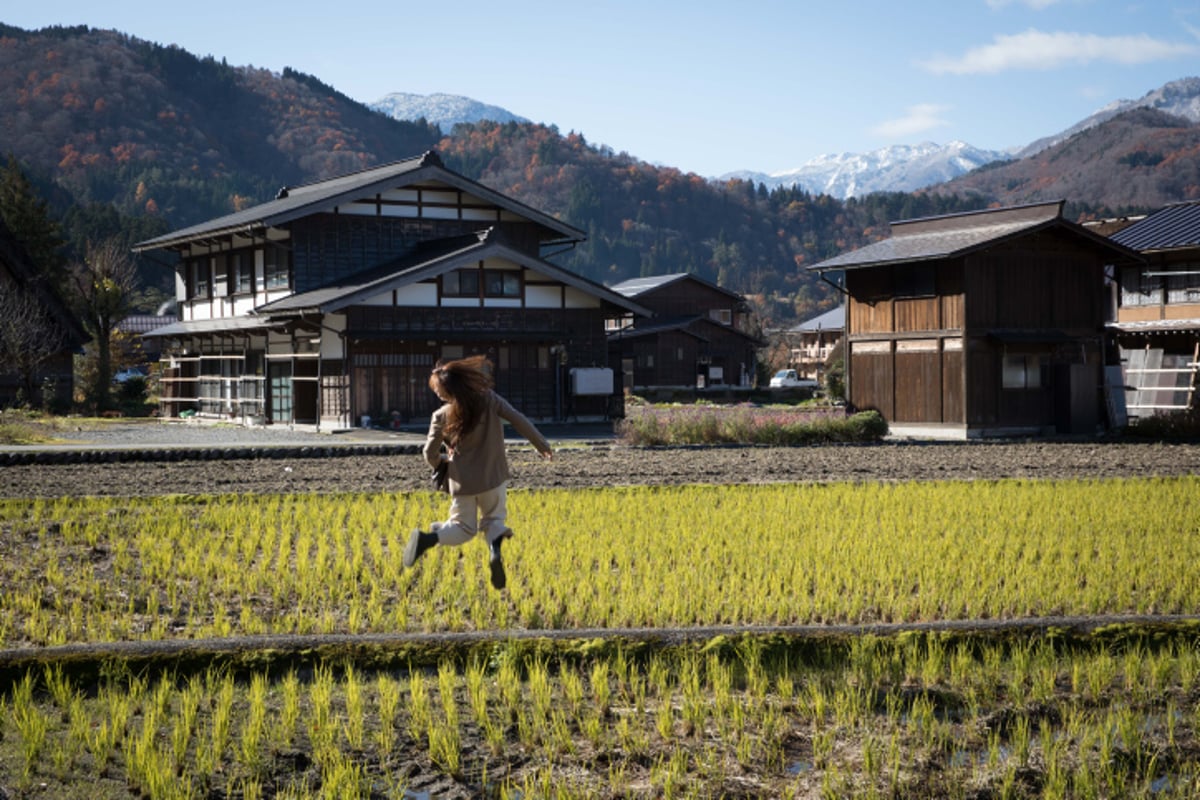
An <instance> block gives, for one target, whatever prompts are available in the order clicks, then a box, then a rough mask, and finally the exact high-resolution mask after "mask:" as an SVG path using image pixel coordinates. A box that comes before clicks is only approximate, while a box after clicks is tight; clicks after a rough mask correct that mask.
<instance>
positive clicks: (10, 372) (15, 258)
mask: <svg viewBox="0 0 1200 800" xmlns="http://www.w3.org/2000/svg"><path fill="white" fill-rule="evenodd" d="M0 316H2V317H3V319H0V408H4V407H7V406H11V405H14V404H16V403H18V402H22V403H28V404H30V405H34V406H39V407H40V406H41V405H42V404H43V403H44V402H48V403H49V404H50V405H51V407H59V408H67V407H69V406H70V404H71V402H72V400H73V395H74V390H75V377H74V375H75V359H74V357H75V353H77V352H79V351H80V350H81V348H82V347H83V345H84V343H85V342H87V340H88V335H87V333H86V332H85V331H84V329H83V326H82V324H81V323H80V321H79V318H78V317H76V316H75V314H74V313H72V312H71V310H70V309H69V308H68V307H67V304H66V302H64V300H63V298H62V297H61V296H60V295H59V294H58V292H57V291H55V289H54V287H53V286H51V285H50V284H49V283H48V282H47V281H46V280H45V278H44V277H43V276H41V275H39V274H38V271H37V269H36V268H35V267H34V265H33V263H32V261H31V260H30V258H29V254H28V253H27V252H26V250H25V248H24V247H23V246H22V245H21V243H20V242H19V241H17V238H16V237H15V236H14V235H13V233H12V231H10V230H9V228H8V226H7V225H5V224H4V222H3V221H2V220H0Z"/></svg>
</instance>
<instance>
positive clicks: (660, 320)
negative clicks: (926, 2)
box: [608, 273, 762, 394]
mask: <svg viewBox="0 0 1200 800" xmlns="http://www.w3.org/2000/svg"><path fill="white" fill-rule="evenodd" d="M612 289H613V291H614V292H616V293H618V294H620V295H621V296H623V297H625V298H627V299H629V300H631V301H634V302H636V303H637V304H638V305H639V306H642V307H645V308H648V309H650V310H651V311H652V312H653V316H652V317H651V318H650V319H639V318H638V317H637V316H636V315H634V314H631V313H628V312H625V313H624V314H622V315H620V316H619V317H614V318H612V319H610V320H609V321H608V329H609V333H608V350H609V358H610V363H611V364H612V365H613V369H614V370H617V371H619V372H620V373H621V375H622V376H623V378H622V383H623V385H624V387H625V388H626V389H628V390H629V391H632V392H635V393H639V394H641V393H653V392H673V391H678V390H691V391H694V390H696V389H702V390H711V389H722V390H724V389H744V390H749V389H750V388H751V387H752V386H753V383H754V369H755V355H756V351H757V349H758V348H759V347H761V346H762V342H761V341H760V340H759V339H758V338H757V337H756V336H754V335H752V334H751V333H749V332H748V331H747V330H746V329H747V326H748V323H749V317H750V315H749V306H748V305H747V304H746V300H745V298H744V297H742V296H741V295H739V294H737V293H736V292H731V291H729V290H728V289H723V288H722V287H720V286H717V285H716V284H714V283H710V282H708V281H706V280H703V279H702V278H698V277H696V276H695V275H690V274H687V273H674V274H671V275H658V276H654V277H648V278H634V279H632V280H628V281H624V282H623V283H618V284H617V285H615V286H613V287H612Z"/></svg>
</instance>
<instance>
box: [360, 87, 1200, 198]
mask: <svg viewBox="0 0 1200 800" xmlns="http://www.w3.org/2000/svg"><path fill="white" fill-rule="evenodd" d="M371 107H372V108H374V109H376V110H378V111H382V112H383V113H385V114H388V115H389V116H392V117H394V118H395V119H400V120H409V121H417V120H420V119H425V120H426V121H428V122H430V123H435V124H438V125H439V126H440V127H441V129H442V130H443V131H449V130H451V129H453V127H454V125H456V124H458V123H460V122H471V123H473V122H479V121H480V120H494V121H496V122H508V121H516V122H527V121H528V120H525V119H524V118H522V117H517V116H516V115H514V114H512V113H511V112H509V111H506V110H505V109H503V108H500V107H499V106H492V105H487V104H484V103H480V102H479V101H477V100H472V99H471V98H469V97H461V96H458V95H446V94H432V95H414V94H406V93H403V92H396V93H394V94H390V95H387V96H386V97H384V98H382V99H381V100H378V101H376V102H375V103H372V104H371ZM1140 108H1150V109H1155V110H1158V111H1161V112H1163V113H1165V114H1169V115H1172V116H1176V117H1181V118H1183V119H1185V120H1188V121H1190V122H1193V123H1196V122H1200V78H1194V77H1193V78H1181V79H1179V80H1176V81H1171V82H1170V83H1167V84H1165V85H1163V86H1161V87H1159V88H1157V89H1154V90H1152V91H1150V92H1147V93H1146V94H1145V95H1144V96H1143V97H1141V98H1140V99H1138V100H1117V101H1115V102H1113V103H1110V104H1108V105H1106V106H1104V107H1103V108H1101V109H1099V110H1098V111H1096V112H1095V113H1093V114H1091V115H1090V116H1088V117H1087V118H1085V119H1083V120H1080V121H1079V122H1077V123H1075V124H1074V125H1072V126H1070V127H1069V128H1067V129H1066V130H1063V131H1060V132H1059V133H1056V134H1053V135H1051V136H1045V137H1042V138H1040V139H1037V140H1036V141H1034V142H1031V143H1029V144H1027V145H1024V146H1017V147H1013V148H1008V149H1006V150H985V149H981V148H978V147H974V146H972V145H970V144H967V143H966V142H959V141H952V142H949V143H947V144H944V145H943V144H937V143H934V142H922V143H920V144H916V145H903V144H901V145H891V146H889V147H883V148H880V149H878V150H872V151H871V152H868V153H828V154H824V155H819V156H817V157H815V158H812V159H809V160H808V161H805V162H804V163H803V164H801V165H800V166H799V167H797V168H795V169H789V170H785V171H781V172H771V173H765V172H755V171H751V170H739V171H735V172H728V173H725V174H724V175H720V176H717V178H716V179H717V180H721V181H727V180H745V181H753V182H754V183H756V184H760V183H761V184H763V185H764V186H766V187H767V189H775V188H781V187H782V188H801V189H803V190H804V191H806V192H810V193H812V194H827V195H829V196H831V197H836V198H838V199H842V200H844V199H846V198H848V197H862V196H863V195H867V194H870V193H872V192H913V191H917V190H918V189H923V188H925V187H928V186H932V185H934V184H939V183H944V182H946V181H952V180H954V179H955V178H958V177H959V176H961V175H965V174H967V173H969V172H972V171H974V170H976V169H978V168H979V167H982V166H984V165H991V164H996V163H997V162H1007V161H1016V160H1020V159H1023V158H1029V157H1031V156H1035V155H1037V154H1038V153H1040V152H1042V151H1043V150H1046V149H1047V148H1049V147H1052V146H1054V145H1056V144H1059V143H1060V142H1064V141H1066V140H1067V139H1069V138H1071V137H1072V136H1074V135H1075V134H1077V133H1081V132H1083V131H1085V130H1088V129H1090V128H1094V127H1096V126H1097V125H1100V124H1101V123H1104V122H1107V121H1109V120H1111V119H1113V118H1114V117H1117V116H1118V115H1120V114H1123V113H1125V112H1127V111H1132V110H1135V109H1140Z"/></svg>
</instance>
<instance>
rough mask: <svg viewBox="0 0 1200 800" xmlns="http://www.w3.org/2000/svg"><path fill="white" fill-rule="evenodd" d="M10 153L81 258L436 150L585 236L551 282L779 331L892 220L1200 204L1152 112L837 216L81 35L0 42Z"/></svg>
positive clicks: (288, 75) (1197, 184) (821, 203)
mask: <svg viewBox="0 0 1200 800" xmlns="http://www.w3.org/2000/svg"><path fill="white" fill-rule="evenodd" d="M399 79H402V76H401V77H400V78H399ZM687 135H694V132H688V131H681V132H680V136H687ZM752 145H753V143H752V142H747V143H746V147H747V151H749V150H750V149H752ZM0 146H2V147H3V149H4V151H5V152H3V153H0V155H7V153H12V154H13V155H14V156H15V157H16V158H17V159H18V160H19V162H20V163H21V165H22V167H23V168H24V169H25V170H27V171H28V172H29V173H30V175H31V177H32V178H33V179H34V181H35V182H36V183H37V184H38V186H39V187H41V188H43V190H44V191H45V192H46V193H47V195H48V196H50V197H51V200H52V204H53V205H54V207H55V208H56V209H57V210H58V211H59V213H60V216H61V217H62V218H63V219H64V220H65V221H66V223H67V225H66V231H65V233H66V234H67V236H68V238H69V239H72V240H73V241H75V242H76V243H77V244H79V245H80V246H82V243H83V241H84V240H85V239H87V238H96V237H97V234H99V233H103V234H104V235H105V236H107V235H110V234H111V233H112V231H113V229H114V228H117V227H119V228H121V229H122V231H124V233H125V234H126V238H127V240H129V241H138V240H139V238H148V234H150V232H151V231H154V232H159V231H161V230H162V229H164V228H178V227H182V226H185V225H190V224H194V223H197V222H201V221H203V220H205V219H210V218H212V217H216V216H220V215H223V214H227V213H230V212H232V211H236V210H240V209H242V208H246V207H249V206H251V205H254V204H257V203H262V202H265V201H267V200H270V199H271V198H273V197H274V196H275V194H276V192H277V190H278V189H279V188H280V187H281V186H283V185H296V184H299V183H306V182H311V181H314V180H319V179H322V178H327V177H330V176H333V175H338V174H344V173H347V172H352V171H354V170H358V169H362V168H364V167H368V166H372V165H375V164H382V163H387V162H390V161H396V160H399V159H404V158H409V157H412V156H415V155H419V154H420V153H422V152H424V151H426V150H429V149H431V148H437V149H438V150H439V152H440V153H441V155H442V158H443V160H444V161H445V162H446V164H447V166H449V167H450V168H451V169H454V170H456V171H458V172H460V173H462V174H463V175H465V176H467V177H468V178H471V179H473V180H477V181H479V182H481V183H483V184H485V185H487V186H489V187H491V188H492V189H495V190H496V191H499V192H502V193H504V194H506V195H509V196H511V197H513V198H515V199H517V200H519V201H521V202H523V203H526V204H527V205H529V206H531V207H533V208H536V209H538V210H540V211H543V212H546V213H549V214H552V215H554V216H556V217H558V218H560V219H562V220H564V221H566V222H569V223H570V224H572V225H574V226H576V227H578V228H580V229H582V230H583V231H585V232H586V233H587V236H588V239H587V241H586V242H585V243H584V244H583V245H581V246H579V247H577V248H575V249H574V250H571V251H569V252H564V253H561V254H559V255H558V256H556V257H555V261H556V262H557V263H559V264H561V265H563V266H565V267H567V268H569V269H571V270H573V271H575V272H578V273H580V274H582V275H585V276H587V277H589V278H591V279H593V280H596V281H599V282H602V283H605V284H609V285H612V284H614V283H617V282H619V281H622V280H626V279H628V278H632V277H639V276H646V275H658V274H666V273H675V272H690V273H693V274H696V275H698V276H699V277H701V278H704V279H706V280H709V281H712V282H715V283H718V284H720V285H722V286H725V287H727V288H730V289H732V290H734V291H738V292H741V293H742V294H744V295H747V296H748V297H749V298H750V299H751V301H752V302H753V303H755V305H756V307H757V308H758V310H759V311H760V313H761V314H762V317H763V321H764V324H768V325H770V324H786V323H790V322H794V321H796V320H797V319H803V318H806V317H808V316H811V315H813V314H815V313H817V312H819V311H823V310H825V309H826V308H829V307H831V306H832V305H834V304H835V303H837V302H838V300H839V297H838V294H837V292H836V290H834V289H833V288H832V287H830V286H829V285H828V284H826V283H824V282H822V281H821V280H820V279H819V278H818V277H817V276H816V275H815V274H813V273H810V272H809V271H808V270H807V269H806V268H807V267H809V266H811V265H813V264H815V263H818V262H820V261H822V260H824V259H827V258H830V257H832V256H835V255H837V254H839V253H842V252H845V251H846V250H850V249H853V248H856V247H860V246H862V245H864V244H867V243H869V242H872V241H876V240H878V239H880V238H883V237H886V236H888V235H889V232H890V230H889V225H888V223H889V222H891V221H894V220H901V219H911V218H914V217H924V216H933V215H937V214H945V213H951V212H958V211H966V210H973V209H978V208H984V207H989V206H998V205H1010V204H1017V203H1025V202H1034V201H1042V200H1050V199H1060V198H1063V199H1066V200H1067V201H1068V205H1067V213H1068V216H1069V217H1071V218H1085V217H1089V216H1092V217H1094V216H1100V215H1104V214H1107V213H1117V212H1121V211H1131V210H1142V211H1144V210H1149V209H1152V208H1155V207H1158V206H1160V205H1162V204H1164V203H1166V202H1173V201H1177V200H1185V199H1191V198H1194V197H1196V196H1198V195H1200V176H1198V169H1197V155H1198V153H1200V131H1198V129H1197V127H1196V126H1191V125H1188V124H1187V123H1186V122H1184V121H1182V120H1178V119H1174V118H1171V117H1165V116H1164V115H1162V114H1161V113H1158V112H1148V111H1144V112H1133V113H1130V114H1126V115H1123V116H1122V117H1118V118H1116V119H1114V120H1111V121H1109V122H1108V123H1105V124H1104V125H1102V126H1099V127H1097V128H1095V129H1092V130H1089V131H1085V132H1083V133H1081V134H1078V135H1077V136H1075V137H1073V138H1072V139H1070V140H1068V141H1066V142H1063V143H1061V144H1059V145H1056V146H1055V147H1052V148H1049V149H1047V150H1045V151H1043V152H1042V153H1040V154H1038V155H1037V156H1036V157H1033V158H1030V159H1026V160H1023V161H1019V162H1013V163H1008V164H1002V165H994V166H991V167H984V168H981V169H980V170H977V171H976V172H974V173H971V174H969V175H967V176H964V177H962V178H960V179H958V180H956V181H953V182H950V183H948V184H943V185H942V186H939V187H933V188H931V189H929V190H926V191H923V192H918V193H911V194H909V193H882V194H874V195H868V196H866V197H863V198H856V199H851V200H848V201H845V202H842V201H839V200H836V199H834V198H831V197H828V196H824V195H812V194H809V193H807V192H804V191H801V190H796V189H774V190H768V189H767V188H766V187H765V186H763V185H761V184H757V185H756V184H754V183H751V182H747V181H741V180H732V181H725V182H720V181H710V180H708V179H706V178H703V177H701V176H698V175H695V174H690V173H684V172H681V171H680V170H678V169H674V168H672V167H667V166H659V165H653V164H648V163H646V162H644V161H640V160H638V159H637V158H636V157H634V156H632V155H630V154H628V153H625V152H620V153H618V152H614V151H613V150H612V148H609V147H606V146H602V145H599V146H598V145H595V144H592V143H590V142H588V141H587V140H586V139H585V137H584V135H583V134H582V133H578V132H574V131H571V132H569V133H567V134H565V135H564V134H562V133H561V132H560V131H559V130H558V129H557V128H556V127H554V126H546V125H535V124H528V123H526V124H517V123H507V124H503V125H500V124H496V123H490V122H481V123H476V124H473V125H459V126H456V127H455V129H454V130H453V131H448V132H443V131H440V130H439V129H438V128H437V127H436V126H431V125H428V124H425V123H424V122H420V123H407V122H398V121H396V120H393V119H390V118H388V117H386V116H385V115H383V114H380V113H377V112H374V111H371V110H370V109H369V108H367V107H366V106H364V105H362V104H361V103H358V102H355V101H354V100H352V99H351V98H349V97H346V96H345V95H343V94H341V93H340V92H338V91H337V90H336V89H334V88H332V87H330V86H327V85H325V84H324V83H322V82H321V81H320V80H319V79H317V78H315V77H313V76H309V75H304V74H302V73H299V72H296V71H294V70H291V69H287V68H285V69H284V70H283V72H282V73H275V72H272V71H270V70H266V69H260V68H256V67H253V66H244V67H233V66H229V65H227V64H225V63H224V62H223V61H217V60H216V59H214V58H212V57H211V56H210V57H206V58H197V57H196V56H194V55H192V54H190V53H188V52H186V51H184V50H182V49H180V48H178V47H175V46H169V47H164V46H162V45H158V44H154V43H150V42H146V41H142V40H139V39H136V38H133V37H131V36H127V35H125V34H122V33H117V32H114V31H100V30H93V29H89V28H86V27H77V28H47V29H44V30H41V31H34V32H31V31H24V30H21V29H19V28H14V27H11V26H6V25H3V24H0ZM160 271H161V270H160Z"/></svg>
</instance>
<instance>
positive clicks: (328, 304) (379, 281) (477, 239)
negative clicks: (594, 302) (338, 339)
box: [256, 229, 650, 317]
mask: <svg viewBox="0 0 1200 800" xmlns="http://www.w3.org/2000/svg"><path fill="white" fill-rule="evenodd" d="M485 258H501V259H505V260H508V261H511V262H513V263H515V264H520V265H521V266H523V267H526V268H528V269H531V270H533V271H534V272H537V273H539V274H542V275H546V276H548V277H551V278H554V279H555V280H559V281H562V282H563V283H565V284H566V285H568V286H571V287H573V288H575V289H579V290H580V291H582V292H586V293H587V294H590V295H593V296H595V297H599V298H600V299H601V300H603V301H605V302H607V303H611V304H612V305H615V306H617V307H618V308H622V309H624V310H626V311H629V312H632V313H634V314H640V315H642V316H649V315H650V311H649V309H646V308H643V307H642V306H640V305H638V304H637V303H635V302H633V301H632V300H629V299H628V298H626V297H624V296H623V295H620V294H618V293H617V292H614V291H612V290H611V289H608V288H606V287H604V286H602V285H600V284H598V283H594V282H592V281H590V280H588V279H587V278H584V277H581V276H579V275H576V274H575V273H573V272H570V271H568V270H565V269H563V268H562V267H559V266H556V265H554V264H551V263H550V262H549V261H544V260H542V259H540V258H537V257H535V256H531V255H529V254H528V253H524V252H521V251H519V250H516V249H514V248H512V247H510V246H509V245H508V244H507V243H506V242H505V241H504V238H503V235H502V234H500V233H498V232H496V231H493V230H490V229H489V230H486V231H483V232H481V233H479V234H478V235H469V236H458V237H454V238H450V239H439V240H434V241H430V242H426V243H425V244H423V245H422V246H421V247H419V248H418V249H417V250H415V251H414V252H412V253H411V254H409V255H407V256H404V257H403V258H400V259H397V260H395V261H390V262H388V263H386V264H382V265H380V266H378V267H373V268H371V269H369V270H366V271H364V272H360V273H357V274H355V275H351V276H348V277H347V278H345V279H343V280H339V281H338V282H337V283H333V284H329V285H327V286H322V287H320V288H318V289H313V290H311V291H308V292H300V293H299V294H293V295H289V296H288V297H284V298H282V299H280V300H276V301H275V302H273V303H267V304H266V305H264V306H260V307H259V308H258V309H257V310H256V313H257V314H259V315H262V316H267V317H269V316H272V315H280V314H283V315H286V314H288V313H295V312H298V311H308V310H314V311H319V312H321V313H329V312H333V311H338V310H340V309H342V308H345V307H347V306H350V305H354V304H355V303H358V302H361V301H363V300H365V299H366V298H368V297H372V296H374V295H377V294H380V293H381V292H387V291H391V290H392V289H398V288H400V287H402V286H408V285H410V284H412V283H415V282H417V281H420V280H425V279H427V278H431V277H434V276H437V275H441V274H442V273H444V272H448V271H450V270H452V269H455V268H457V267H460V266H464V265H466V264H476V263H478V262H479V261H480V260H482V259H485Z"/></svg>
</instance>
